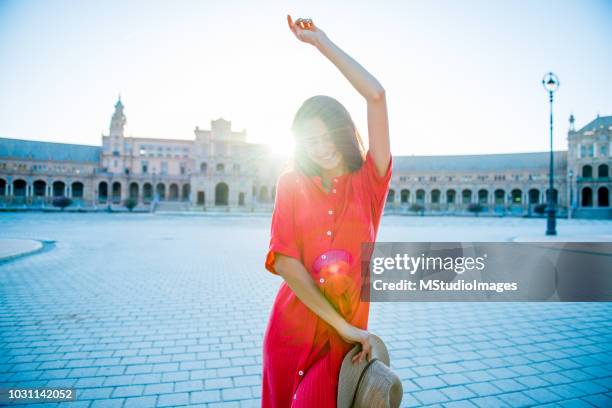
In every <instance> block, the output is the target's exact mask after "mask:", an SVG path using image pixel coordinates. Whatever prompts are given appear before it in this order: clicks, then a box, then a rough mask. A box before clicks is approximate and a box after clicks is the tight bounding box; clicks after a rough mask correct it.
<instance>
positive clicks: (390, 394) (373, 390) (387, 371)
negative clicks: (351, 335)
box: [337, 333, 403, 408]
mask: <svg viewBox="0 0 612 408" xmlns="http://www.w3.org/2000/svg"><path fill="white" fill-rule="evenodd" d="M370 345H371V346H372V356H371V358H370V361H362V362H357V363H353V362H352V361H351V360H352V358H353V356H354V355H355V354H357V353H358V352H359V351H361V344H357V345H355V347H353V348H352V349H351V350H350V351H349V352H348V353H347V354H346V355H345V356H344V359H343V360H342V366H341V367H340V375H339V379H338V401H337V408H366V407H367V408H397V407H399V406H400V402H401V401H402V395H403V388H402V382H401V381H400V379H399V377H398V376H397V374H395V373H394V372H393V370H391V368H389V365H390V361H389V352H388V351H387V347H386V346H385V343H383V341H382V340H381V338H380V337H378V336H376V335H375V334H372V333H370Z"/></svg>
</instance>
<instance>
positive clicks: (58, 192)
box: [52, 180, 66, 197]
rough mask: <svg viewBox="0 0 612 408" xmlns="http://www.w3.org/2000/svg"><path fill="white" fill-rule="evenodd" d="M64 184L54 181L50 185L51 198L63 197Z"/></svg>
mask: <svg viewBox="0 0 612 408" xmlns="http://www.w3.org/2000/svg"><path fill="white" fill-rule="evenodd" d="M65 188H66V184H65V183H64V182H63V181H59V180H58V181H54V182H53V184H52V189H53V197H61V196H63V195H64V189H65Z"/></svg>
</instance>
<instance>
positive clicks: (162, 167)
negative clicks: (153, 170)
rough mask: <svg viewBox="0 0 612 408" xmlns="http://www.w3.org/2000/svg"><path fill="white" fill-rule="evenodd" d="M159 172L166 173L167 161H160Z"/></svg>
mask: <svg viewBox="0 0 612 408" xmlns="http://www.w3.org/2000/svg"><path fill="white" fill-rule="evenodd" d="M161 174H168V162H167V161H163V162H161Z"/></svg>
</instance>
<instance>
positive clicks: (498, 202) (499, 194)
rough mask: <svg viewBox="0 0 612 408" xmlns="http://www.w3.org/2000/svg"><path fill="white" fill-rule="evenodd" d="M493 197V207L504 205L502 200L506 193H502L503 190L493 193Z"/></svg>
mask: <svg viewBox="0 0 612 408" xmlns="http://www.w3.org/2000/svg"><path fill="white" fill-rule="evenodd" d="M493 197H494V199H495V205H504V204H505V201H504V199H505V197H506V192H505V191H504V189H502V188H498V189H497V190H495V192H494V193H493Z"/></svg>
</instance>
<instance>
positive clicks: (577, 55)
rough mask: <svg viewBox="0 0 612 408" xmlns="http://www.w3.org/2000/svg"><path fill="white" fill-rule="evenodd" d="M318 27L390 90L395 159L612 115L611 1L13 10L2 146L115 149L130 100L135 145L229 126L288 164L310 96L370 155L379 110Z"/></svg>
mask: <svg viewBox="0 0 612 408" xmlns="http://www.w3.org/2000/svg"><path fill="white" fill-rule="evenodd" d="M287 14H291V15H292V17H293V18H294V19H297V18H298V17H310V18H312V19H313V21H314V22H315V24H317V25H318V26H319V27H321V28H322V29H323V30H324V31H325V32H326V34H327V36H328V37H329V38H330V39H331V40H332V41H333V42H334V43H335V44H336V45H337V46H339V47H340V48H341V49H342V50H344V51H345V52H346V53H347V54H349V55H350V56H351V57H352V58H354V59H355V60H356V61H357V62H359V63H360V64H361V65H362V66H363V67H364V68H365V69H367V70H368V72H370V73H371V74H372V75H373V76H374V77H376V78H377V79H378V81H379V82H380V83H381V84H382V85H383V87H384V88H385V91H386V96H387V105H388V109H389V127H390V138H391V150H392V154H393V155H448V154H485V153H511V152H532V151H546V150H548V149H549V148H550V141H549V109H550V106H549V103H548V95H547V93H546V91H545V90H544V88H543V87H542V84H541V80H542V77H543V76H544V74H545V73H546V72H548V71H553V72H554V73H555V74H556V75H557V76H558V77H559V80H560V87H559V89H558V91H557V92H556V93H555V100H554V114H555V116H554V118H555V120H554V132H555V133H554V143H553V144H554V149H555V150H566V149H567V140H566V137H567V130H568V126H569V123H568V118H569V115H570V114H571V113H573V114H574V116H575V117H576V126H577V127H582V126H584V125H586V124H587V123H588V122H590V121H591V120H593V119H594V118H595V117H596V116H597V114H600V115H601V116H606V115H612V97H611V95H612V81H610V74H611V73H612V24H610V21H611V19H612V0H607V1H592V0H580V1H578V0H575V1H565V0H554V1H548V0H538V1H527V0H515V1H477V0H466V1H441V0H433V1H385V0H381V1H378V2H372V1H370V0H367V1H364V0H351V1H333V0H324V1H319V0H315V1H274V0H270V1H266V2H256V1H233V0H225V1H218V0H215V1H208V0H206V1H202V0H200V1H181V0H176V1H152V0H147V1H135V0H132V1H128V2H125V1H114V0H105V1H95V0H85V1H69V0H65V1H43V0H40V1H35V0H24V1H17V0H15V1H9V0H0V137H9V138H18V139H28V140H44V141H54V142H62V143H78V144H86V145H101V135H102V134H103V133H104V134H107V133H108V128H109V125H110V118H111V115H112V113H113V110H114V104H115V102H116V101H117V97H118V95H119V94H121V99H122V102H123V104H124V105H125V114H126V116H127V127H126V131H127V134H128V135H131V136H134V137H153V138H169V139H183V140H185V139H187V140H193V139H194V133H193V130H194V129H195V127H196V126H199V127H200V128H201V129H209V128H210V121H211V120H216V119H218V118H224V119H226V120H229V121H231V122H232V129H233V130H236V131H242V130H243V129H245V130H246V132H247V141H249V142H253V143H267V144H269V145H270V146H271V147H272V149H273V150H274V151H282V152H288V151H289V150H290V149H291V146H292V135H291V133H290V131H289V128H290V126H291V122H292V120H293V116H294V114H295V112H296V111H297V109H298V108H299V107H300V105H301V103H302V102H303V101H304V100H306V99H307V98H308V97H310V96H312V95H319V94H324V95H329V96H332V97H334V98H336V99H338V100H339V101H340V102H341V103H342V104H343V105H344V106H345V107H346V108H347V109H348V111H349V112H350V113H351V116H352V118H353V120H354V121H355V123H356V125H357V128H358V130H359V131H360V133H361V135H362V137H363V139H364V142H365V143H366V145H367V144H368V137H367V117H366V102H365V100H364V99H363V97H362V96H361V95H360V94H359V93H357V91H356V90H355V89H354V88H353V87H352V85H351V84H350V83H349V82H348V80H347V79H346V78H345V77H344V76H343V75H342V73H341V72H340V71H339V70H338V69H337V68H336V67H335V66H334V65H333V64H332V63H331V61H329V60H328V59H327V58H326V57H325V56H324V55H323V54H321V53H320V52H319V51H318V50H317V49H316V48H315V47H313V46H311V45H309V44H305V43H302V42H300V41H299V40H297V39H296V38H295V36H294V35H293V33H292V32H291V31H290V30H289V28H288V26H287V22H286V15H287Z"/></svg>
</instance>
